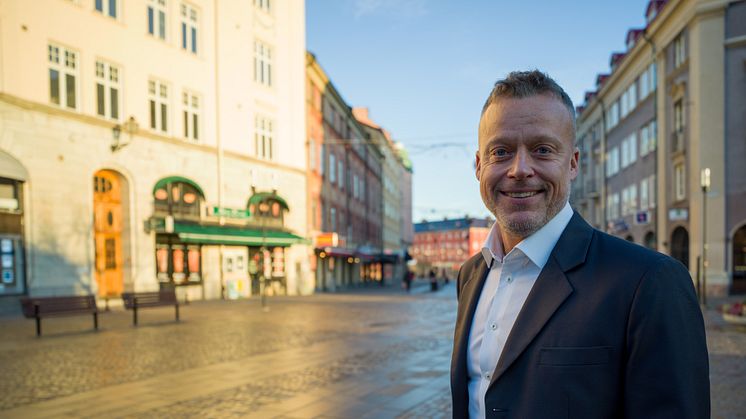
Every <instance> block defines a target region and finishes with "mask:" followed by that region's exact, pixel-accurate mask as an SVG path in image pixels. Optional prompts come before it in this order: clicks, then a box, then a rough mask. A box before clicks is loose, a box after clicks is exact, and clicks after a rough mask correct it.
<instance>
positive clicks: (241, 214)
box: [210, 206, 251, 220]
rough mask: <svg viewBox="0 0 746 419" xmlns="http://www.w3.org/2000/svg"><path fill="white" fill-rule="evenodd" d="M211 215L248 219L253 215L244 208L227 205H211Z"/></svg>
mask: <svg viewBox="0 0 746 419" xmlns="http://www.w3.org/2000/svg"><path fill="white" fill-rule="evenodd" d="M210 215H212V216H215V217H226V218H236V219H242V220H243V219H246V218H249V217H251V212H250V211H249V210H247V209H243V208H225V207H217V206H214V207H210Z"/></svg>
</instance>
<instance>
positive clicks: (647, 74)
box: [639, 63, 656, 100]
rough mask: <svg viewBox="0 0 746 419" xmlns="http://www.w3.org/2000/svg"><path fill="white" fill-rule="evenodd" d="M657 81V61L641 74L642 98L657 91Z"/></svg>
mask: <svg viewBox="0 0 746 419" xmlns="http://www.w3.org/2000/svg"><path fill="white" fill-rule="evenodd" d="M655 83H656V81H655V63H652V64H650V65H649V66H648V67H647V68H646V69H645V71H643V72H642V74H641V75H640V83H639V85H640V100H642V99H645V98H646V97H648V95H649V94H650V93H653V92H654V91H655Z"/></svg>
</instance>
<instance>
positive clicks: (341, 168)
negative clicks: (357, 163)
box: [339, 159, 345, 189]
mask: <svg viewBox="0 0 746 419" xmlns="http://www.w3.org/2000/svg"><path fill="white" fill-rule="evenodd" d="M339 188H340V189H344V188H345V164H344V162H343V161H342V159H339Z"/></svg>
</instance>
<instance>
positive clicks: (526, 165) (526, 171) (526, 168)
mask: <svg viewBox="0 0 746 419" xmlns="http://www.w3.org/2000/svg"><path fill="white" fill-rule="evenodd" d="M533 174H534V169H533V168H532V166H531V156H530V155H529V153H528V151H526V150H518V151H517V152H516V154H515V157H514V158H513V161H512V162H511V164H510V169H509V170H508V176H510V177H512V178H516V179H523V178H526V177H530V176H533Z"/></svg>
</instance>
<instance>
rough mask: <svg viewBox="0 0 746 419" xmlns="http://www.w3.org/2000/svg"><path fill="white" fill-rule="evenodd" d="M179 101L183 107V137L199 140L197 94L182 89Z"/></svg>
mask: <svg viewBox="0 0 746 419" xmlns="http://www.w3.org/2000/svg"><path fill="white" fill-rule="evenodd" d="M181 103H182V106H183V107H184V110H183V116H184V138H187V139H191V140H194V141H197V140H199V119H200V112H199V97H198V96H197V94H195V93H193V92H190V91H186V90H185V91H184V92H183V93H182V94H181Z"/></svg>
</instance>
